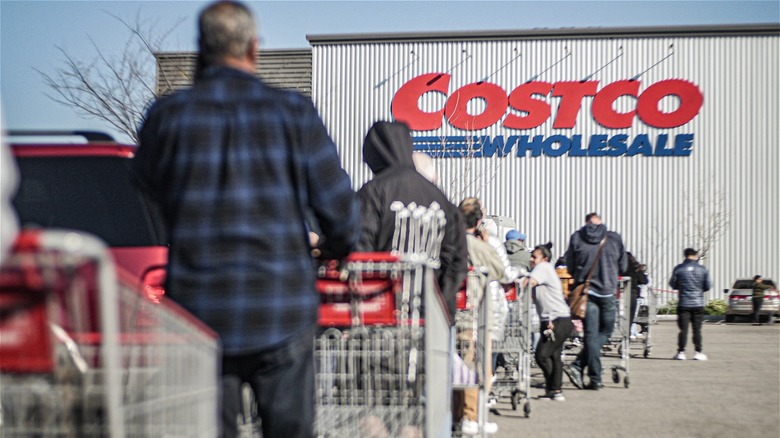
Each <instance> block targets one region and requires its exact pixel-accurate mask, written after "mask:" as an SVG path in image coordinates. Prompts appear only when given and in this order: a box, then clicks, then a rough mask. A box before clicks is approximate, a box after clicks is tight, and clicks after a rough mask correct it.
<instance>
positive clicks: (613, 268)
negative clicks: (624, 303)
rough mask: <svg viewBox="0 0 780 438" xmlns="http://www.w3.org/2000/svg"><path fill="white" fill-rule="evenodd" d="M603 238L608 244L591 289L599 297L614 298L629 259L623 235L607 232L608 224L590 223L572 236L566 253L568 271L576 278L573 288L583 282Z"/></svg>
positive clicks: (599, 262) (591, 283)
mask: <svg viewBox="0 0 780 438" xmlns="http://www.w3.org/2000/svg"><path fill="white" fill-rule="evenodd" d="M604 236H607V241H606V243H604V249H603V250H602V251H601V256H599V261H598V266H597V267H596V270H595V271H594V272H593V277H591V280H590V289H591V290H592V291H593V292H595V293H597V294H599V295H614V294H615V291H616V290H617V282H618V276H619V275H620V273H621V272H625V270H626V268H628V257H627V256H626V250H625V248H624V247H623V239H621V237H620V234H618V233H615V232H613V231H607V227H606V225H604V224H598V225H595V224H591V223H588V224H586V225H585V226H584V227H582V228H580V229H579V230H577V231H576V232H575V233H574V234H572V235H571V238H570V239H569V248H568V249H567V250H566V268H567V269H568V271H569V273H570V274H571V276H572V277H574V287H576V286H577V285H580V284H582V283H584V282H585V279H586V278H587V276H588V271H589V270H590V267H591V266H592V265H593V260H594V259H595V258H596V252H597V251H598V249H599V243H601V239H603V238H604Z"/></svg>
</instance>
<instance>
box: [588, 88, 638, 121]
mask: <svg viewBox="0 0 780 438" xmlns="http://www.w3.org/2000/svg"><path fill="white" fill-rule="evenodd" d="M622 96H632V97H634V98H637V97H638V96H639V81H617V82H613V83H611V84H609V85H607V86H605V87H604V88H602V89H601V91H599V93H598V94H596V97H594V98H593V104H592V105H591V110H592V111H593V118H594V119H595V120H596V122H598V124H599V125H601V126H603V127H605V128H613V129H620V128H630V127H631V121H632V120H633V119H634V116H635V115H636V110H633V111H629V112H627V113H619V112H617V111H615V109H614V104H615V101H616V100H618V98H620V97H622Z"/></svg>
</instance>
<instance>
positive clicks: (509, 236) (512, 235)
mask: <svg viewBox="0 0 780 438" xmlns="http://www.w3.org/2000/svg"><path fill="white" fill-rule="evenodd" d="M506 240H525V234H522V233H521V232H519V231H517V230H509V231H507V232H506Z"/></svg>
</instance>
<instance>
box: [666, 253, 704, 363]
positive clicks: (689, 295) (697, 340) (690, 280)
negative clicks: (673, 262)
mask: <svg viewBox="0 0 780 438" xmlns="http://www.w3.org/2000/svg"><path fill="white" fill-rule="evenodd" d="M683 255H684V256H685V260H684V261H683V262H682V263H680V264H679V265H677V266H675V267H674V270H673V271H672V278H670V279H669V286H671V287H672V289H675V290H676V291H677V292H678V296H679V302H678V304H677V326H678V327H679V328H680V333H679V335H678V337H677V354H676V355H675V356H674V358H675V359H677V360H685V359H686V357H685V344H686V342H687V341H688V325H689V324H690V325H691V326H692V327H693V346H694V347H695V348H696V355H694V356H693V359H694V360H707V355H706V354H704V353H703V352H702V345H701V340H702V338H701V326H702V324H703V323H704V293H705V292H707V291H708V290H710V288H711V284H710V274H709V272H707V268H705V267H704V266H702V265H701V264H700V263H699V252H698V251H696V250H695V249H693V248H685V250H684V251H683Z"/></svg>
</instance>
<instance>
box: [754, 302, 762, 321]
mask: <svg viewBox="0 0 780 438" xmlns="http://www.w3.org/2000/svg"><path fill="white" fill-rule="evenodd" d="M763 305H764V297H753V322H761V306H763Z"/></svg>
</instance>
